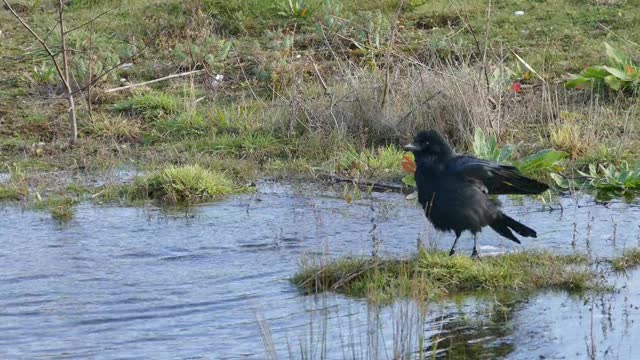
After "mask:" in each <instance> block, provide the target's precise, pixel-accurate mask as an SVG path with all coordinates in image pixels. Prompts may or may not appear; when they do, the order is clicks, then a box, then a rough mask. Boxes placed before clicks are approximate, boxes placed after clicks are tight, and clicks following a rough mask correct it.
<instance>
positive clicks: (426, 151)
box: [404, 130, 549, 257]
mask: <svg viewBox="0 0 640 360" xmlns="http://www.w3.org/2000/svg"><path fill="white" fill-rule="evenodd" d="M404 149H405V150H406V151H411V152H413V155H414V156H415V162H416V172H415V180H416V186H417V188H418V202H420V205H422V208H423V209H424V211H425V215H426V216H427V218H428V219H429V221H431V223H432V224H433V226H434V227H435V228H436V229H438V230H441V231H453V232H455V234H456V239H455V240H454V241H453V246H452V247H451V251H450V252H449V255H453V254H454V253H455V247H456V243H457V242H458V239H459V238H460V235H461V234H462V232H463V231H465V230H469V231H470V232H471V233H472V234H473V253H472V254H471V256H473V257H477V256H478V238H477V234H478V233H479V232H480V231H481V230H482V228H483V227H485V226H487V225H489V226H490V227H491V228H492V229H493V230H495V231H496V232H497V233H498V234H500V235H502V236H504V237H506V238H507V239H509V240H512V241H515V242H516V243H518V244H520V240H518V238H516V237H515V235H513V233H512V232H511V230H513V231H515V232H516V233H518V234H520V235H522V236H526V237H536V232H535V231H534V230H533V229H531V228H529V227H527V226H525V225H523V224H521V223H519V222H517V221H515V220H514V219H512V218H510V217H509V216H507V215H505V214H504V213H503V212H502V211H500V202H499V201H498V200H497V199H494V198H491V197H489V195H492V194H539V193H541V192H544V191H545V190H547V189H548V188H549V187H548V186H547V185H546V184H543V183H541V182H539V181H536V180H533V179H530V178H527V177H525V176H523V175H522V174H521V173H520V171H518V169H517V168H515V167H513V166H508V165H500V164H497V163H494V162H490V161H485V160H480V159H477V158H475V157H472V156H465V155H457V154H456V153H455V151H454V150H453V149H452V148H451V146H449V144H448V143H447V141H446V140H445V139H444V138H443V137H442V136H441V135H440V134H438V133H437V132H436V131H433V130H430V131H422V132H420V133H418V135H417V136H416V138H415V140H414V142H413V143H412V144H409V145H407V146H405V148H404Z"/></svg>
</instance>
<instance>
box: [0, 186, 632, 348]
mask: <svg viewBox="0 0 640 360" xmlns="http://www.w3.org/2000/svg"><path fill="white" fill-rule="evenodd" d="M338 194H339V192H338ZM505 203H506V204H505V208H506V212H508V213H509V214H511V215H512V216H513V217H515V218H516V219H519V220H522V221H523V222H524V223H526V224H527V225H530V226H531V227H533V228H535V229H536V230H538V239H524V240H523V245H522V246H519V245H517V244H514V243H511V242H508V241H501V240H499V239H498V237H497V236H496V235H495V233H493V232H492V231H491V230H486V231H485V232H484V233H483V236H482V238H481V240H480V241H481V245H482V246H481V247H480V252H481V253H485V254H486V253H492V252H500V251H511V250H514V249H523V248H525V249H549V250H551V251H554V252H559V253H572V252H582V253H586V252H591V253H592V254H593V255H594V256H598V257H605V258H606V257H611V256H614V255H617V254H620V253H621V252H622V251H623V249H624V248H625V247H627V248H629V247H636V246H639V245H640V244H639V241H640V238H639V234H640V231H639V226H640V216H639V215H640V209H638V208H637V207H635V206H634V205H625V204H612V205H610V206H608V207H605V206H602V205H595V204H593V203H592V202H591V201H590V200H589V199H588V198H584V199H580V200H579V201H576V200H575V199H572V198H565V199H562V204H563V210H562V211H560V210H555V211H552V212H549V211H547V210H545V209H543V208H542V206H541V204H540V203H536V202H533V201H531V200H524V201H523V202H522V203H520V202H519V201H518V202H517V203H513V201H510V200H509V199H506V200H505ZM374 223H375V224H376V230H375V231H376V232H377V235H378V238H379V239H381V240H382V245H381V251H382V252H383V254H385V255H387V256H395V257H409V256H410V255H411V254H412V253H414V252H415V249H416V241H417V239H418V238H420V239H421V241H422V242H423V243H424V244H427V243H428V244H430V245H432V246H433V245H437V246H439V247H441V248H448V247H449V246H450V244H451V241H452V240H453V238H452V235H446V234H437V233H435V232H434V231H433V230H431V228H430V226H428V225H427V224H426V221H425V220H424V217H423V215H422V214H421V212H420V210H419V209H418V208H417V207H416V206H415V205H414V204H413V203H412V202H409V201H406V200H405V199H404V198H403V197H402V196H400V195H398V194H374V195H373V196H372V197H371V198H369V199H365V200H358V201H355V202H353V203H351V204H347V203H346V202H345V201H344V200H343V199H341V197H340V196H339V195H336V193H333V192H331V191H324V190H321V189H319V188H318V186H315V185H301V186H298V185H296V186H294V185H279V184H273V183H263V184H261V185H260V186H259V187H258V192H257V193H256V194H247V195H241V196H236V197H231V198H229V199H226V200H223V201H219V202H215V203H209V204H205V205H202V206H199V207H197V208H196V209H194V210H193V211H190V212H189V213H186V212H185V211H183V210H174V211H166V210H161V209H157V208H146V209H141V208H126V207H102V206H94V205H90V204H84V205H81V206H79V207H78V209H77V211H76V216H75V218H74V219H73V220H72V221H71V222H70V223H68V224H65V225H60V224H58V223H56V222H55V221H54V220H52V219H51V217H50V215H49V214H47V213H45V212H32V211H23V210H21V209H20V208H17V207H13V206H8V205H5V206H4V207H2V208H0V229H2V234H0V263H1V264H2V269H3V270H2V273H1V275H0V358H7V359H33V358H47V359H48V358H65V359H73V358H79V359H87V358H96V359H115V358H118V359H121V358H154V359H164V358H171V359H176V358H178V359H194V358H195V359H200V358H202V359H265V358H268V355H269V352H273V353H275V354H276V355H277V356H278V358H281V359H288V358H301V357H302V355H301V354H305V356H307V357H308V358H321V357H322V356H325V358H329V359H340V358H354V357H355V358H363V359H366V358H383V359H384V358H393V356H394V354H396V353H411V352H412V351H416V350H417V346H418V345H417V344H418V339H417V334H419V333H422V334H424V336H426V337H427V341H426V342H425V344H423V346H424V348H426V349H430V350H431V351H434V352H436V353H437V354H439V355H440V356H443V357H453V358H459V357H461V356H465V357H467V358H473V357H485V358H493V357H501V356H502V357H506V358H513V359H532V358H538V357H540V356H542V357H544V358H547V359H549V358H570V359H572V358H587V357H588V351H590V350H589V349H590V348H591V346H592V344H593V346H594V347H595V351H596V353H597V356H598V358H603V357H605V358H614V359H615V358H620V359H626V358H631V354H635V353H636V352H637V351H638V350H639V349H640V345H639V344H640V332H637V331H635V332H634V331H633V328H634V326H635V325H636V322H638V321H640V310H638V306H640V284H639V283H638V281H634V277H636V276H637V274H635V273H630V274H628V275H627V276H621V277H618V278H612V279H609V280H610V281H612V282H613V283H614V284H615V285H616V288H617V289H619V291H618V292H616V293H614V294H606V295H602V296H600V297H596V298H594V299H589V300H590V301H587V302H586V303H585V299H584V297H583V296H578V295H568V294H566V293H558V292H546V293H541V294H540V293H539V294H534V295H533V296H529V297H520V298H511V297H498V298H495V299H493V298H492V299H474V298H465V299H457V300H456V301H443V302H439V303H430V304H427V305H426V308H422V305H423V304H415V303H413V302H411V301H398V302H396V303H395V304H393V305H390V306H377V305H370V304H367V303H366V302H365V301H362V300H357V299H350V298H346V297H344V296H341V295H336V294H322V295H315V296H305V295H303V294H302V293H300V292H299V291H298V290H297V289H296V288H295V287H294V286H293V285H291V284H290V283H289V282H288V278H289V277H290V276H291V275H292V274H293V273H294V272H295V271H296V270H297V269H299V263H300V261H301V259H303V258H313V257H333V256H341V255H348V254H351V255H368V254H370V253H371V249H372V241H371V236H372V235H371V233H370V232H371V229H372V226H373V224H374ZM574 223H575V226H574ZM574 240H575V241H574ZM572 242H574V244H572ZM471 247H472V241H471V239H470V236H469V235H467V236H466V237H463V238H462V239H461V241H460V242H459V252H461V253H467V254H468V253H470V252H471ZM592 300H593V301H592ZM592 303H593V304H595V306H594V308H593V310H592V308H591V306H592V305H591V304H592ZM497 304H498V305H497ZM421 310H422V311H421ZM261 329H262V330H261ZM403 334H404V335H403ZM406 334H412V335H411V336H406ZM262 337H264V338H266V339H267V340H266V342H267V343H268V344H270V345H266V346H265V345H263V341H262V340H261V339H262ZM542 357H541V358H542Z"/></svg>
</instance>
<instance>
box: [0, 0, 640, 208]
mask: <svg viewBox="0 0 640 360" xmlns="http://www.w3.org/2000/svg"><path fill="white" fill-rule="evenodd" d="M16 3H17V2H16ZM20 3H23V2H20ZM43 4H44V5H43V8H42V9H41V10H37V11H35V10H34V9H33V8H31V6H30V5H31V4H29V5H28V6H24V7H22V10H21V11H22V12H21V15H22V16H23V17H24V18H25V19H26V20H27V21H28V22H29V23H30V24H32V25H33V27H34V29H35V30H36V31H39V32H40V33H43V34H44V33H46V32H47V31H48V30H49V29H51V28H52V27H53V26H54V25H55V21H56V16H55V8H54V7H53V6H52V4H50V3H46V2H43ZM117 4H118V2H116V1H104V2H96V1H89V0H87V1H79V2H73V4H72V5H71V6H68V7H67V8H66V11H67V15H68V16H67V19H68V21H69V24H67V27H68V28H73V27H74V26H76V25H80V24H83V23H85V22H87V21H89V20H91V19H93V18H94V17H95V16H96V15H97V14H101V13H102V12H104V11H105V10H109V9H111V8H112V7H113V6H115V5H117ZM486 6H487V3H486V1H480V0H472V1H467V2H451V1H448V0H434V1H429V2H425V1H411V2H405V4H404V7H403V8H402V11H401V12H400V13H399V19H398V21H399V22H398V28H397V30H398V32H397V36H396V37H395V38H394V41H393V42H392V41H391V38H392V37H391V34H392V33H393V31H392V30H393V26H394V18H395V16H396V13H397V10H398V2H397V1H394V0H378V1H375V2H371V3H368V4H366V5H364V4H362V2H357V1H355V0H347V1H293V2H291V3H289V2H287V1H276V0H268V1H257V0H251V1H249V2H242V1H239V0H230V1H218V0H205V1H177V0H170V1H164V2H159V1H155V0H133V1H129V2H126V4H124V5H123V6H122V7H120V8H116V9H112V10H113V11H109V12H107V13H105V14H104V15H103V16H102V17H100V18H99V19H98V20H99V21H98V20H97V21H92V22H91V24H92V27H91V28H89V27H85V28H81V29H78V30H76V31H74V32H72V33H71V34H70V35H69V38H68V40H69V43H70V46H71V47H72V48H74V49H76V50H77V51H75V52H74V54H73V55H74V56H73V57H72V59H71V71H72V73H73V77H74V78H75V79H76V80H77V81H78V84H74V87H78V86H82V84H83V83H84V82H86V81H88V80H89V79H90V78H91V77H93V78H95V77H96V76H97V74H99V73H100V72H101V70H103V69H107V68H110V67H112V66H114V65H116V64H118V63H119V62H121V61H124V62H126V63H128V65H127V66H126V67H117V68H116V70H115V71H113V72H111V73H109V74H108V75H107V76H105V77H103V78H101V79H100V81H99V82H98V83H97V84H96V87H95V88H94V89H93V90H92V93H91V95H90V96H89V97H87V96H86V95H87V94H86V93H84V94H82V96H81V94H78V97H77V99H76V102H77V103H78V106H79V107H80V112H79V113H78V116H79V122H80V124H79V125H80V129H81V140H80V141H78V142H77V143H76V144H74V145H73V146H69V144H67V143H66V139H67V131H68V124H67V121H66V118H65V116H66V106H65V105H64V104H63V103H62V102H61V101H60V96H59V95H60V91H61V90H60V89H61V86H60V84H58V83H56V81H55V77H53V79H52V76H51V74H52V69H53V66H52V64H51V63H50V61H49V60H48V59H47V57H46V56H44V54H43V53H42V52H41V51H33V46H32V44H33V41H32V39H31V38H30V37H29V35H28V34H27V33H26V32H25V31H24V30H23V29H22V28H21V27H20V25H19V24H18V23H17V22H16V21H15V19H13V18H12V17H11V15H10V13H8V12H0V24H1V25H0V30H1V31H2V33H3V34H6V36H5V37H4V39H3V40H4V41H1V42H0V53H1V54H3V55H2V56H3V57H2V60H3V61H2V62H0V70H2V71H0V74H1V75H0V118H2V119H3V120H2V127H0V161H3V162H5V163H24V164H27V163H29V164H35V163H36V162H37V163H40V164H48V165H47V167H48V169H47V171H57V170H61V169H69V168H76V167H83V169H84V170H83V171H90V172H91V171H97V169H100V170H104V169H105V168H108V167H117V166H123V165H126V166H134V167H136V168H140V169H143V170H149V169H162V168H166V167H169V166H171V165H173V164H185V163H190V164H194V165H200V166H201V167H203V168H208V167H210V165H211V164H222V163H225V164H227V165H231V168H232V170H230V172H232V173H234V175H236V174H242V176H246V177H248V178H242V179H240V180H241V181H251V180H254V179H255V178H256V177H260V176H264V175H276V176H282V177H286V176H307V177H308V178H313V177H315V176H316V175H317V173H318V172H319V171H321V172H329V173H331V174H338V175H340V176H351V177H358V178H360V179H362V178H367V179H368V180H378V179H384V180H390V181H400V178H401V177H402V172H401V170H400V161H401V154H402V152H401V151H400V146H401V145H403V144H404V143H406V142H408V141H409V140H410V139H411V137H412V136H413V134H415V132H416V131H417V130H419V129H427V128H429V129H436V130H439V131H440V132H442V133H444V134H445V135H447V137H448V138H450V139H451V141H452V142H453V144H454V146H455V147H456V149H457V150H458V151H460V152H468V153H473V151H474V140H475V138H474V136H475V133H476V129H481V130H482V131H483V132H484V134H486V138H487V139H494V140H495V144H494V145H495V146H494V147H493V150H496V149H500V150H501V149H504V148H505V146H506V144H520V146H518V148H517V153H515V155H516V156H514V157H513V158H512V159H510V161H511V162H513V163H515V162H517V161H518V160H519V159H521V158H522V155H523V154H537V153H538V151H540V150H543V149H553V150H559V151H565V152H566V153H568V154H569V157H570V159H569V161H567V163H566V166H564V164H563V166H562V168H559V167H558V166H555V165H554V166H552V167H548V166H544V167H543V168H541V169H533V170H530V171H528V173H530V174H532V175H535V176H537V177H541V178H546V177H547V174H548V173H549V172H550V171H556V172H565V170H566V173H565V175H567V174H571V173H573V169H576V168H577V169H579V170H585V169H586V165H588V164H587V163H586V162H588V163H601V162H603V161H605V160H607V161H610V162H613V163H614V164H615V165H616V166H618V165H619V164H620V161H621V160H627V161H629V163H630V164H632V163H633V161H632V160H633V158H635V157H637V156H638V155H639V151H638V149H640V147H639V146H638V145H640V143H639V141H638V140H637V139H640V128H638V127H637V126H635V125H634V124H635V123H637V121H638V119H640V117H639V116H640V113H638V111H637V110H638V105H640V103H639V102H638V100H637V98H633V97H625V96H623V95H624V94H618V95H619V96H614V95H615V94H614V95H611V94H609V95H608V96H602V94H597V93H595V92H585V91H578V90H572V89H564V88H563V86H562V85H561V82H562V81H563V80H564V79H565V78H567V76H568V73H579V72H580V71H581V70H582V69H583V68H584V66H585V65H598V64H604V63H605V62H606V61H607V59H606V54H605V53H604V51H603V42H605V41H606V42H607V43H609V44H611V45H612V46H613V47H615V48H617V49H619V50H620V51H623V52H624V53H626V54H629V55H630V56H631V57H632V58H633V57H634V56H635V55H634V54H637V53H638V48H637V47H636V46H634V45H632V44H631V43H629V42H628V41H625V40H624V39H627V38H628V39H633V36H634V35H635V34H637V33H638V31H640V22H638V21H637V20H638V19H637V14H636V12H635V11H633V10H634V7H633V5H632V4H631V2H624V1H621V2H607V4H606V5H603V4H602V3H599V2H586V3H580V4H578V3H576V2H575V1H573V0H559V1H555V2H553V3H552V4H547V3H542V2H530V1H524V0H518V1H513V2H510V3H499V4H498V3H496V4H493V5H492V12H491V20H490V22H489V23H488V25H489V27H488V28H487V16H486V14H487V8H486ZM516 10H522V11H524V12H525V15H524V16H515V15H514V11H516ZM141 14H145V16H140V15H141ZM612 19H615V21H613V20H612ZM472 31H473V34H472ZM485 31H487V33H486V35H487V36H486V43H485ZM614 32H615V34H614ZM103 34H109V36H105V35H103ZM473 35H476V39H474V36H473ZM476 40H477V41H476ZM48 41H50V45H51V47H52V48H53V49H54V50H55V49H56V48H57V46H58V43H57V41H58V40H56V39H55V37H50V38H48ZM485 47H486V49H487V51H486V56H482V55H484V54H483V53H484V48H485ZM143 48H144V52H142V53H141V54H139V55H138V56H136V57H134V58H130V56H131V55H133V54H135V53H137V52H138V51H139V50H142V49H143ZM25 51H26V52H25ZM512 51H513V52H512ZM514 53H516V54H518V55H519V56H520V57H521V59H522V60H523V61H521V60H519V59H518V58H517V57H516V56H515V55H514ZM25 54H26V55H25ZM483 58H485V60H482V59H483ZM525 62H526V64H525ZM194 67H198V68H202V67H205V68H206V70H207V71H206V72H205V73H203V74H201V75H198V76H195V77H183V78H175V79H172V80H170V81H163V82H158V83H154V84H151V85H148V86H146V87H140V88H136V89H135V90H132V91H118V92H111V93H107V92H104V91H103V90H105V89H109V88H115V87H119V86H121V85H122V84H121V80H122V79H125V80H126V81H127V82H128V83H139V82H143V81H147V80H152V79H157V78H160V77H163V76H166V75H170V74H174V73H178V72H183V71H188V70H192V69H193V68H194ZM530 68H531V69H533V70H535V72H534V71H532V70H531V69H530ZM483 69H488V70H487V71H488V72H487V73H486V76H485V73H484V70H483ZM536 74H537V75H536ZM218 75H220V76H221V77H220V76H218ZM538 75H539V76H538ZM487 81H488V82H489V84H488V85H487ZM515 81H518V82H520V83H522V85H523V87H522V91H521V92H520V93H513V92H512V91H511V89H510V85H511V84H512V83H513V82H515ZM88 104H91V105H92V106H91V109H89V108H88V106H87V105H88ZM608 149H615V150H608ZM621 154H622V155H624V156H621ZM78 159H83V160H82V161H83V162H85V163H86V164H80V165H79V164H78ZM534 160H535V159H534ZM234 164H241V165H238V166H236V165H234ZM41 167H42V166H41ZM214 168H216V169H219V170H223V168H218V167H217V165H216V166H214ZM251 168H253V169H254V171H246V169H251ZM42 170H43V171H44V168H43V169H42ZM235 180H237V179H235V178H234V181H235ZM58 190H60V189H58ZM9 197H11V196H9Z"/></svg>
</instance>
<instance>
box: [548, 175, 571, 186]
mask: <svg viewBox="0 0 640 360" xmlns="http://www.w3.org/2000/svg"><path fill="white" fill-rule="evenodd" d="M549 175H550V176H551V178H552V179H553V180H554V181H555V182H556V184H557V185H558V186H559V187H560V188H562V189H568V188H569V180H568V179H567V178H565V177H564V176H561V175H559V174H556V173H550V174H549Z"/></svg>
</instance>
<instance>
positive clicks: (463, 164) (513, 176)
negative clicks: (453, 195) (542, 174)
mask: <svg viewBox="0 0 640 360" xmlns="http://www.w3.org/2000/svg"><path fill="white" fill-rule="evenodd" d="M446 171H447V172H449V173H450V174H454V175H457V176H461V177H463V178H466V179H469V180H473V181H480V182H482V184H484V186H485V187H486V188H487V191H488V192H489V194H539V193H541V192H543V191H545V190H547V189H548V188H549V186H548V185H547V184H544V183H541V182H539V181H537V180H533V179H530V178H528V177H526V176H523V175H522V174H521V173H520V171H519V170H518V169H517V168H516V167H513V166H508V165H500V164H497V163H494V162H490V161H486V160H480V159H477V158H474V157H472V156H456V157H454V158H453V159H451V160H449V162H448V163H447V167H446Z"/></svg>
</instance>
